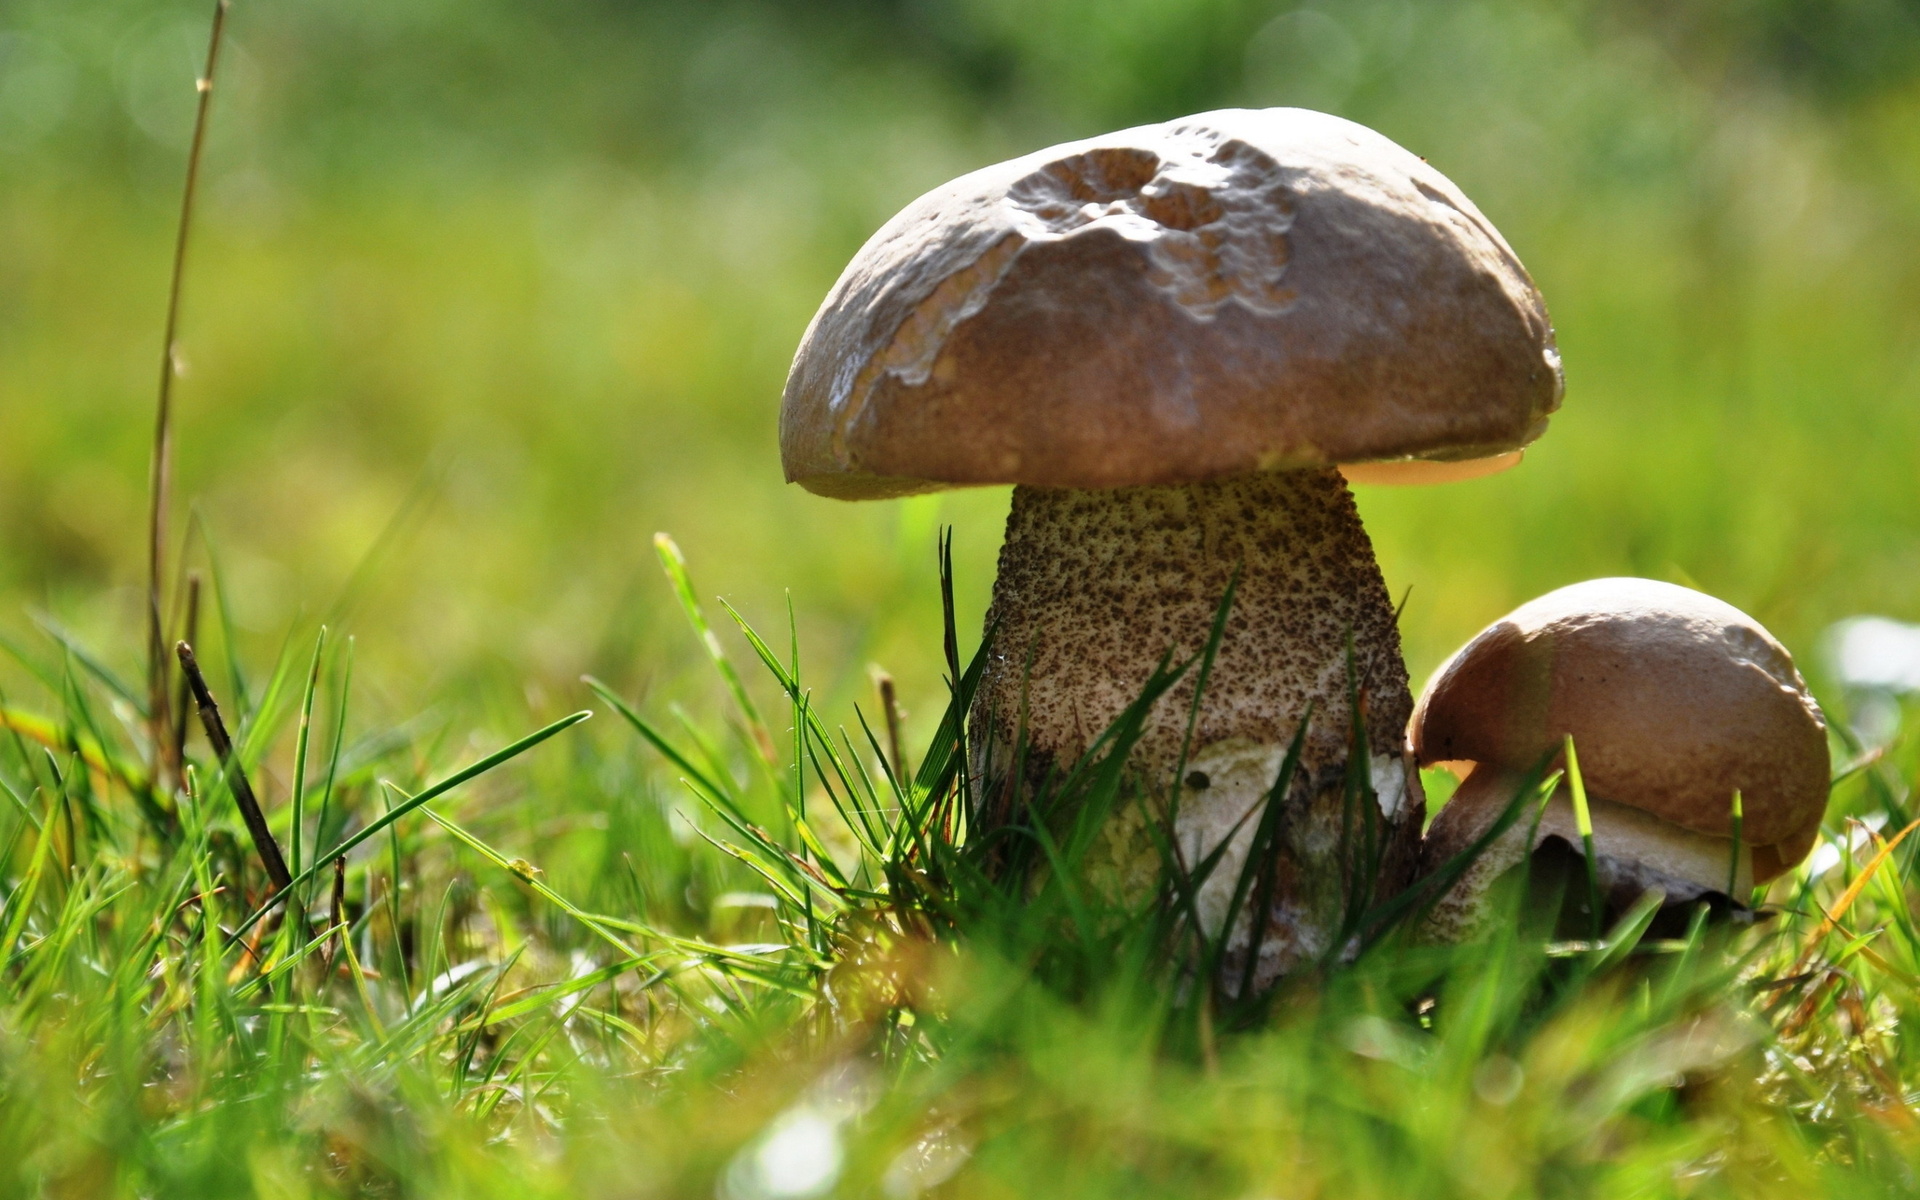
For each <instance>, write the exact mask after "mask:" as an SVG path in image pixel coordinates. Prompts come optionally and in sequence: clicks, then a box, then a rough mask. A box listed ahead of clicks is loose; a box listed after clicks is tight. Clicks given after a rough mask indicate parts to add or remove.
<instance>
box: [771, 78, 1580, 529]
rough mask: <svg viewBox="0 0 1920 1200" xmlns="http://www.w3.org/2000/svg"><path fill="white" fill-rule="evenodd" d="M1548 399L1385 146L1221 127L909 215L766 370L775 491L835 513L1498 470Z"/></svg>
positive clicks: (1468, 243) (1436, 177) (1048, 157)
mask: <svg viewBox="0 0 1920 1200" xmlns="http://www.w3.org/2000/svg"><path fill="white" fill-rule="evenodd" d="M1561 392H1562V381H1561V372H1560V358H1559V354H1558V352H1557V351H1556V349H1555V348H1554V341H1553V327H1552V325H1551V323H1550V322H1549V320H1548V318H1547V311H1546V306H1545V303H1544V302H1543V301H1542V300H1541V298H1540V293H1539V292H1538V291H1537V290H1536V289H1535V288H1534V286H1533V281H1532V280H1531V279H1530V278H1529V277H1528V275H1527V272H1526V269H1525V268H1524V267H1522V266H1521V265H1520V260H1519V259H1518V258H1517V257H1515V255H1514V253H1513V251H1512V249H1511V248H1509V247H1508V245H1507V243H1506V242H1505V241H1504V240H1503V239H1502V238H1501V236H1500V234H1499V233H1498V232H1496V231H1495V230H1494V228H1493V226H1492V224H1490V223H1489V222H1488V221H1487V219H1486V218H1485V217H1484V216H1482V215H1481V214H1480V210H1479V209H1477V208H1475V207H1474V205H1473V202H1472V201H1470V200H1468V199H1467V198H1466V197H1465V196H1464V195H1462V194H1461V192H1460V190H1459V189H1458V188H1456V187H1454V186H1453V184H1452V183H1450V182H1449V181H1448V180H1447V178H1446V177H1445V176H1443V175H1441V174H1440V173H1439V172H1438V171H1436V170H1434V169H1433V168H1432V167H1430V166H1428V165H1427V164H1426V163H1425V161H1423V160H1422V159H1419V158H1416V157H1415V156H1414V155H1412V154H1410V153H1408V152H1407V151H1406V150H1404V149H1402V148H1401V147H1399V146H1397V145H1395V144H1394V143H1393V142H1391V141H1389V140H1388V139H1386V138H1384V137H1382V136H1381V135H1379V134H1377V133H1375V132H1373V131H1372V130H1370V129H1367V128H1366V127H1364V126H1361V125H1356V124H1354V123H1353V122H1351V121H1344V120H1341V119H1340V118H1338V117H1333V116H1328V115H1327V114H1325V113H1317V112H1310V111H1307V110H1305V109H1297V108H1270V109H1225V110H1221V111H1218V112H1210V113H1203V114H1201V115H1199V116H1194V117H1186V118H1182V119H1180V120H1176V121H1169V122H1166V123H1165V124H1160V125H1144V126H1140V127H1138V128H1135V129H1128V130H1123V131H1121V132H1119V133H1112V134H1107V135H1105V136H1103V137H1096V138H1089V139H1087V140H1085V141H1079V142H1069V143H1067V144H1065V145H1061V146H1055V147H1052V148H1051V149H1047V150H1041V151H1039V152H1037V153H1034V154H1029V155H1027V156H1025V157H1023V158H1017V159H1013V160H1011V161H1008V162H1003V163H999V164H997V165H995V166H991V167H987V168H984V169H982V170H979V171H975V172H973V173H972V174H969V175H965V176H962V177H961V178H959V179H956V180H954V181H952V182H951V183H948V184H946V185H944V186H942V187H939V188H936V189H934V190H933V191H931V192H929V193H927V194H926V195H925V196H922V197H921V198H920V199H918V200H916V201H914V202H913V203H912V204H910V205H908V206H907V207H906V208H905V209H904V210H902V211H901V212H900V214H899V215H898V216H896V217H894V218H893V220H891V221H889V222H888V223H887V224H886V225H885V226H884V227H883V228H881V230H880V231H879V232H878V233H876V234H874V235H873V237H872V238H871V239H870V240H869V241H868V242H867V244H866V245H865V246H863V247H862V248H861V250H860V252H859V253H858V254H856V255H855V256H854V259H853V261H852V262H851V263H850V264H848V266H847V269H846V270H845V272H843V273H842V274H841V276H840V280H839V282H838V283H837V284H835V285H834V288H833V291H832V292H831V293H829V294H828V296H827V299H826V301H825V302H824V303H823V304H822V305H821V307H820V311H819V312H818V313H817V314H815V316H814V319H813V323H812V325H810V326H809V327H808V329H807V333H806V336H805V338H804V339H803V340H802V341H801V343H800V349H799V352H798V353H797V354H796V355H795V357H794V362H793V368H792V371H791V372H790V373H789V375H788V376H787V386H786V394H785V398H784V402H783V404H782V407H781V413H780V450H781V457H782V460H783V461H784V463H785V466H786V472H787V478H788V480H789V481H792V482H798V483H800V484H802V485H803V486H805V487H806V488H808V489H809V490H811V491H814V492H818V493H821V494H823V495H828V496H838V497H843V498H848V499H856V498H865V497H879V496H893V495H906V494H909V493H913V492H922V491H932V490H937V489H940V488H943V487H949V486H954V485H968V484H996V483H1000V484H1004V483H1014V484H1029V485H1035V486H1048V487H1080V488H1103V487H1124V486H1135V485H1145V484H1183V483H1198V482H1203V481H1206V480H1211V479H1221V478H1227V477H1230V476H1234V475H1242V474H1248V473H1251V472H1254V471H1261V470H1283V469H1297V468H1303V467H1325V466H1331V465H1336V464H1342V463H1357V462H1373V461H1391V460H1404V459H1436V460H1448V461H1451V460H1460V459H1471V458H1480V457H1485V456H1489V455H1497V454H1503V453H1506V452H1510V451H1513V450H1515V449H1518V448H1519V447H1521V446H1524V445H1525V444H1527V443H1528V442H1531V441H1532V440H1533V439H1534V438H1536V437H1538V436H1540V434H1541V433H1542V432H1543V431H1544V430H1545V428H1546V422H1547V415H1548V414H1549V413H1551V412H1552V411H1554V409H1555V408H1557V407H1558V406H1559V403H1560V396H1561Z"/></svg>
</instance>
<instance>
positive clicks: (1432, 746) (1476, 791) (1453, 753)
mask: <svg viewBox="0 0 1920 1200" xmlns="http://www.w3.org/2000/svg"><path fill="white" fill-rule="evenodd" d="M1568 736H1571V737H1572V739H1573V747H1574V759H1575V761H1576V762H1577V764H1578V767H1579V771H1580V775H1581V778H1582V780H1583V781H1584V784H1585V790H1586V793H1587V796H1588V801H1587V803H1588V807H1589V810H1590V812H1591V825H1592V832H1593V848H1594V863H1593V873H1594V875H1595V877H1596V879H1597V880H1598V883H1599V885H1600V888H1601V891H1602V900H1603V904H1604V905H1605V906H1606V907H1607V908H1610V909H1611V910H1613V911H1615V912H1618V911H1619V910H1621V909H1623V908H1624V907H1626V906H1627V905H1630V904H1632V903H1633V902H1634V901H1635V900H1636V899H1637V898H1638V897H1639V896H1640V895H1641V894H1642V893H1643V892H1645V891H1646V890H1647V889H1649V888H1656V889H1658V890H1660V891H1661V892H1663V893H1664V894H1665V899H1666V903H1667V904H1668V905H1670V906H1679V905H1687V906H1690V905H1691V904H1692V903H1693V902H1695V901H1697V900H1700V899H1703V898H1705V899H1709V900H1719V899H1720V898H1722V897H1725V898H1727V899H1730V900H1732V901H1733V902H1735V903H1738V902H1739V901H1740V900H1741V899H1742V898H1744V897H1746V896H1748V895H1749V893H1750V889H1752V888H1753V887H1755V886H1757V885H1759V884H1764V883H1766V882H1767V881H1768V880H1771V879H1773V878H1775V877H1776V876H1778V875H1780V874H1782V873H1784V872H1785V871H1787V870H1789V869H1791V868H1792V867H1793V866H1794V865H1795V864H1796V863H1798V862H1799V861H1800V860H1801V859H1803V858H1805V857H1806V855H1807V852H1808V851H1809V850H1811V849H1812V848H1813V842H1814V838H1815V836H1816V835H1817V834H1818V833H1819V830H1820V819H1821V817H1822V815H1823V814H1824V812H1825V810H1826V802H1827V783H1828V755H1827V733H1826V721H1825V720H1824V718H1822V716H1821V714H1820V707H1819V705H1818V704H1816V703H1815V702H1814V699H1813V697H1812V696H1811V695H1809V694H1808V692H1807V685H1806V683H1805V682H1804V681H1803V680H1802V679H1801V678H1800V673H1799V672H1798V671H1797V670H1795V669H1794V665H1793V657H1792V656H1791V655H1789V654H1788V653H1787V651H1786V649H1785V648H1784V647H1782V646H1781V645H1780V643H1779V642H1777V641H1775V640H1774V639H1773V636H1772V635H1771V634H1769V633H1768V632H1767V631H1766V630H1765V629H1764V628H1762V627H1761V625H1760V623H1759V622H1758V621H1755V620H1754V619H1753V618H1752V617H1749V616H1748V615H1747V614H1745V613H1743V612H1741V611H1740V610H1739V609H1737V608H1734V607H1733V606H1732V605H1730V604H1726V603H1724V602H1722V601H1719V600H1716V599H1714V598H1713V597H1711V596H1707V595H1703V594H1701V593H1700V592H1696V591H1694V590H1692V589H1691V588H1684V587H1678V586H1676V585H1674V584H1670V583H1658V582H1655V581H1653V580H1650V579H1594V580H1589V581H1588V582H1585V583H1576V584H1573V585H1571V586H1569V587H1563V588H1561V589H1559V590H1558V591H1554V592H1549V593H1547V594H1546V595H1544V596H1542V597H1540V598H1539V599H1537V600H1532V601H1529V602H1528V603H1526V604H1523V605H1521V606H1520V607H1519V608H1517V609H1515V610H1514V611H1513V612H1511V613H1509V614H1508V615H1506V616H1505V617H1502V618H1501V619H1500V620H1499V621H1497V622H1495V623H1494V624H1492V625H1490V626H1488V627H1487V628H1486V629H1485V630H1484V631H1482V632H1481V633H1480V634H1479V636H1477V637H1475V638H1474V639H1473V640H1472V641H1471V642H1469V643H1467V645H1466V646H1465V647H1463V648H1462V649H1461V650H1459V651H1458V652H1456V653H1455V654H1454V655H1453V657H1452V658H1450V659H1448V660H1447V662H1446V663H1445V664H1444V665H1443V666H1441V668H1440V670H1439V671H1438V672H1437V673H1436V674H1435V675H1434V677H1433V680H1432V681H1431V682H1430V683H1429V684H1428V685H1427V688H1426V690H1425V692H1423V693H1422V694H1421V697H1420V703H1419V706H1418V707H1417V708H1416V709H1415V710H1414V715H1413V724H1412V727H1411V729H1410V737H1409V742H1410V745H1411V748H1412V752H1413V754H1414V756H1415V758H1416V759H1417V760H1418V761H1419V763H1420V765H1422V766H1433V765H1436V764H1447V765H1449V766H1451V767H1452V768H1453V769H1454V770H1456V771H1462V772H1464V778H1463V779H1462V781H1461V783H1460V786H1459V789H1458V790H1457V791H1455V792H1454V794H1453V797H1452V798H1451V799H1450V800H1449V801H1448V802H1447V805H1446V807H1444V808H1442V809H1441V810H1440V814H1439V816H1437V817H1435V818H1434V821H1433V826H1432V828H1431V829H1429V830H1428V831H1427V838H1426V857H1427V861H1428V863H1429V864H1430V865H1435V866H1437V865H1438V864H1439V863H1442V862H1444V861H1446V860H1447V859H1449V858H1451V857H1453V856H1454V855H1456V854H1458V853H1459V852H1460V851H1462V850H1464V849H1466V848H1468V847H1470V846H1472V845H1473V844H1474V843H1475V842H1477V841H1479V840H1480V839H1481V838H1482V837H1483V836H1484V835H1485V834H1486V833H1487V832H1488V831H1489V830H1490V829H1491V828H1492V826H1493V824H1494V822H1495V821H1496V820H1497V819H1498V818H1499V817H1500V815H1501V814H1502V813H1503V812H1504V811H1505V810H1506V809H1507V807H1508V805H1509V804H1510V803H1512V802H1513V801H1514V798H1515V795H1516V793H1517V792H1518V790H1519V789H1520V788H1521V787H1522V786H1523V784H1524V781H1525V777H1526V776H1527V775H1528V774H1529V773H1530V772H1531V771H1533V770H1535V769H1537V768H1538V767H1539V766H1540V764H1542V763H1543V762H1546V761H1548V760H1549V756H1550V755H1554V754H1555V753H1556V752H1557V751H1558V750H1559V748H1560V747H1561V746H1562V745H1563V744H1564V741H1565V739H1566V738H1567V737H1568ZM1736 792H1737V793H1738V795H1739V797H1740V800H1739V816H1738V818H1737V819H1738V821H1739V842H1738V844H1736V843H1735V841H1734V829H1735V821H1736V817H1735V811H1736V810H1735V802H1734V796H1735V793H1736ZM1529 830H1532V831H1533V833H1532V837H1531V840H1529V836H1528V833H1529ZM1553 839H1558V840H1559V841H1560V842H1563V843H1565V845H1566V847H1567V848H1568V849H1571V850H1572V851H1573V852H1574V853H1576V854H1580V855H1583V856H1584V854H1585V849H1584V843H1583V839H1582V836H1581V833H1580V831H1579V829H1578V826H1577V822H1576V820H1575V813H1574V808H1573V803H1572V799H1571V795H1570V791H1569V787H1568V785H1567V784H1566V783H1565V782H1562V783H1561V784H1560V785H1559V786H1558V788H1557V789H1556V790H1555V791H1554V793H1553V795H1552V797H1551V798H1550V799H1549V800H1548V801H1547V803H1546V806H1545V808H1544V809H1543V810H1542V811H1541V812H1540V813H1539V816H1538V822H1537V826H1536V824H1535V817H1534V814H1533V813H1532V812H1526V813H1523V814H1521V816H1520V819H1518V820H1517V821H1515V822H1514V823H1513V824H1512V825H1511V826H1509V827H1508V829H1507V830H1506V831H1505V832H1504V833H1502V834H1501V835H1499V837H1497V838H1496V839H1495V840H1494V841H1493V842H1492V843H1491V844H1489V845H1488V846H1487V848H1486V849H1485V850H1484V851H1483V852H1482V853H1481V854H1480V856H1479V857H1478V858H1477V859H1475V860H1474V862H1473V863H1472V865H1471V866H1470V867H1469V868H1468V871H1467V873H1466V874H1465V875H1464V876H1463V877H1462V878H1461V880H1460V881H1459V883H1457V884H1456V885H1455V886H1454V887H1453V889H1452V890H1451V891H1449V892H1448V894H1447V895H1446V896H1445V897H1444V898H1443V899H1442V900H1441V901H1440V902H1439V904H1438V905H1437V906H1436V908H1435V910H1434V912H1433V914H1432V915H1431V917H1430V918H1429V932H1431V933H1433V934H1435V935H1437V936H1439V937H1441V938H1444V939H1460V938H1467V937H1471V936H1472V935H1474V934H1475V933H1476V932H1478V931H1480V930H1482V929H1483V928H1484V927H1485V924H1486V922H1487V921H1488V919H1489V918H1490V916H1491V907H1492V906H1491V904H1490V900H1489V895H1488V893H1489V888H1490V886H1491V884H1492V882H1493V881H1494V880H1495V879H1496V878H1497V877H1499V876H1500V875H1502V874H1503V873H1505V872H1506V871H1507V870H1508V869H1509V868H1511V867H1513V866H1514V865H1516V864H1518V863H1519V862H1520V861H1521V860H1523V859H1525V858H1527V857H1528V855H1529V854H1530V853H1532V852H1534V851H1535V850H1537V849H1538V848H1540V847H1542V846H1544V845H1546V844H1547V843H1548V842H1549V841H1550V840H1553ZM1583 873H1584V869H1583Z"/></svg>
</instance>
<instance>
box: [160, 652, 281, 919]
mask: <svg viewBox="0 0 1920 1200" xmlns="http://www.w3.org/2000/svg"><path fill="white" fill-rule="evenodd" d="M175 650H176V651H178V653H179V655H180V669H181V670H182V671H184V672H185V673H186V676H187V683H188V684H189V685H190V686H191V687H192V689H193V698H194V700H195V701H196V702H197V703H198V704H199V706H200V724H201V727H202V728H203V729H205V730H206V734H207V744H208V745H210V746H212V747H213V752H214V755H215V756H216V757H218V758H219V760H220V765H221V766H222V767H224V768H225V770H226V773H227V790H228V791H230V792H232V793H233V802H234V803H235V804H236V805H238V806H239V808H240V816H241V818H242V819H243V820H245V821H246V823H247V832H248V833H250V834H252V835H253V845H254V849H255V850H257V851H258V852H259V854H260V862H261V864H262V865H264V866H265V867H266V868H267V877H268V878H269V879H271V880H273V887H274V890H275V891H285V890H286V889H287V888H288V887H290V886H291V885H292V884H293V874H292V873H291V872H289V871H288V870H287V860H286V859H284V858H282V857H281V856H280V843H278V842H276V841H274V840H273V830H271V829H269V828H267V817H266V814H265V813H263V812H261V811H260V801H259V800H258V799H256V798H255V797H254V794H253V785H252V784H251V783H248V782H247V772H246V770H245V768H244V767H242V766H241V764H240V756H239V755H238V754H236V753H234V749H233V739H232V738H230V737H228V736H227V723H226V722H225V721H223V720H222V719H221V718H220V706H219V705H218V704H216V703H215V702H214V699H213V692H212V690H211V689H210V688H208V687H207V677H206V676H205V675H202V674H201V673H200V664H199V662H197V661H196V660H195V659H194V657H193V647H192V646H189V645H187V644H186V643H185V642H181V643H180V644H179V645H178V646H176V647H175Z"/></svg>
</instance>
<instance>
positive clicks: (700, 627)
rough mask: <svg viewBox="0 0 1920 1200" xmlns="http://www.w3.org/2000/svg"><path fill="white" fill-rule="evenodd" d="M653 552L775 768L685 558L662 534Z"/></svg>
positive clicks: (763, 728)
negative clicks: (699, 597) (696, 591)
mask: <svg viewBox="0 0 1920 1200" xmlns="http://www.w3.org/2000/svg"><path fill="white" fill-rule="evenodd" d="M653 548H654V552H655V553H656V554H658V555H659V557H660V566H661V567H662V568H663V569H664V570H665V571H666V573H667V580H668V582H670V583H671V584H672V585H673V594H674V595H675V596H676V597H677V598H678V599H679V601H680V608H681V610H682V611H683V612H685V613H686V615H687V623H688V624H690V625H692V626H693V632H694V633H695V634H696V635H697V636H698V637H699V638H700V644H701V646H702V647H704V648H705V649H706V652H707V657H708V658H710V659H712V660H713V666H714V669H715V670H716V671H718V672H719V673H720V678H721V680H722V682H724V683H725V684H726V688H727V692H728V694H729V695H731V696H732V697H733V703H734V706H735V707H736V708H738V709H739V710H740V715H741V718H742V719H743V720H745V721H746V723H747V731H748V733H749V734H750V735H751V737H752V741H753V746H754V749H756V750H758V751H759V752H760V757H761V760H762V761H763V762H764V763H765V764H766V765H767V766H768V767H776V765H777V763H778V761H779V753H778V752H777V751H776V750H775V749H774V746H773V734H772V733H771V732H769V731H768V729H767V723H766V721H764V720H762V719H761V717H760V710H759V709H758V708H757V707H755V706H754V703H753V697H752V696H749V695H748V694H747V688H746V685H745V684H744V683H742V682H741V681H740V673H739V672H738V671H736V670H734V669H733V660H732V659H730V658H728V657H727V652H726V649H725V647H723V646H721V645H720V639H719V638H718V637H717V636H715V634H714V632H713V626H711V625H709V624H708V623H707V615H706V613H705V612H703V611H701V608H700V601H699V600H698V599H697V598H695V595H694V590H693V579H692V577H691V576H690V575H689V574H688V572H687V559H686V556H685V555H684V554H682V553H681V552H680V547H679V545H678V544H676V543H675V542H674V540H673V538H672V537H671V536H669V535H667V534H665V533H656V534H654V535H653Z"/></svg>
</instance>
